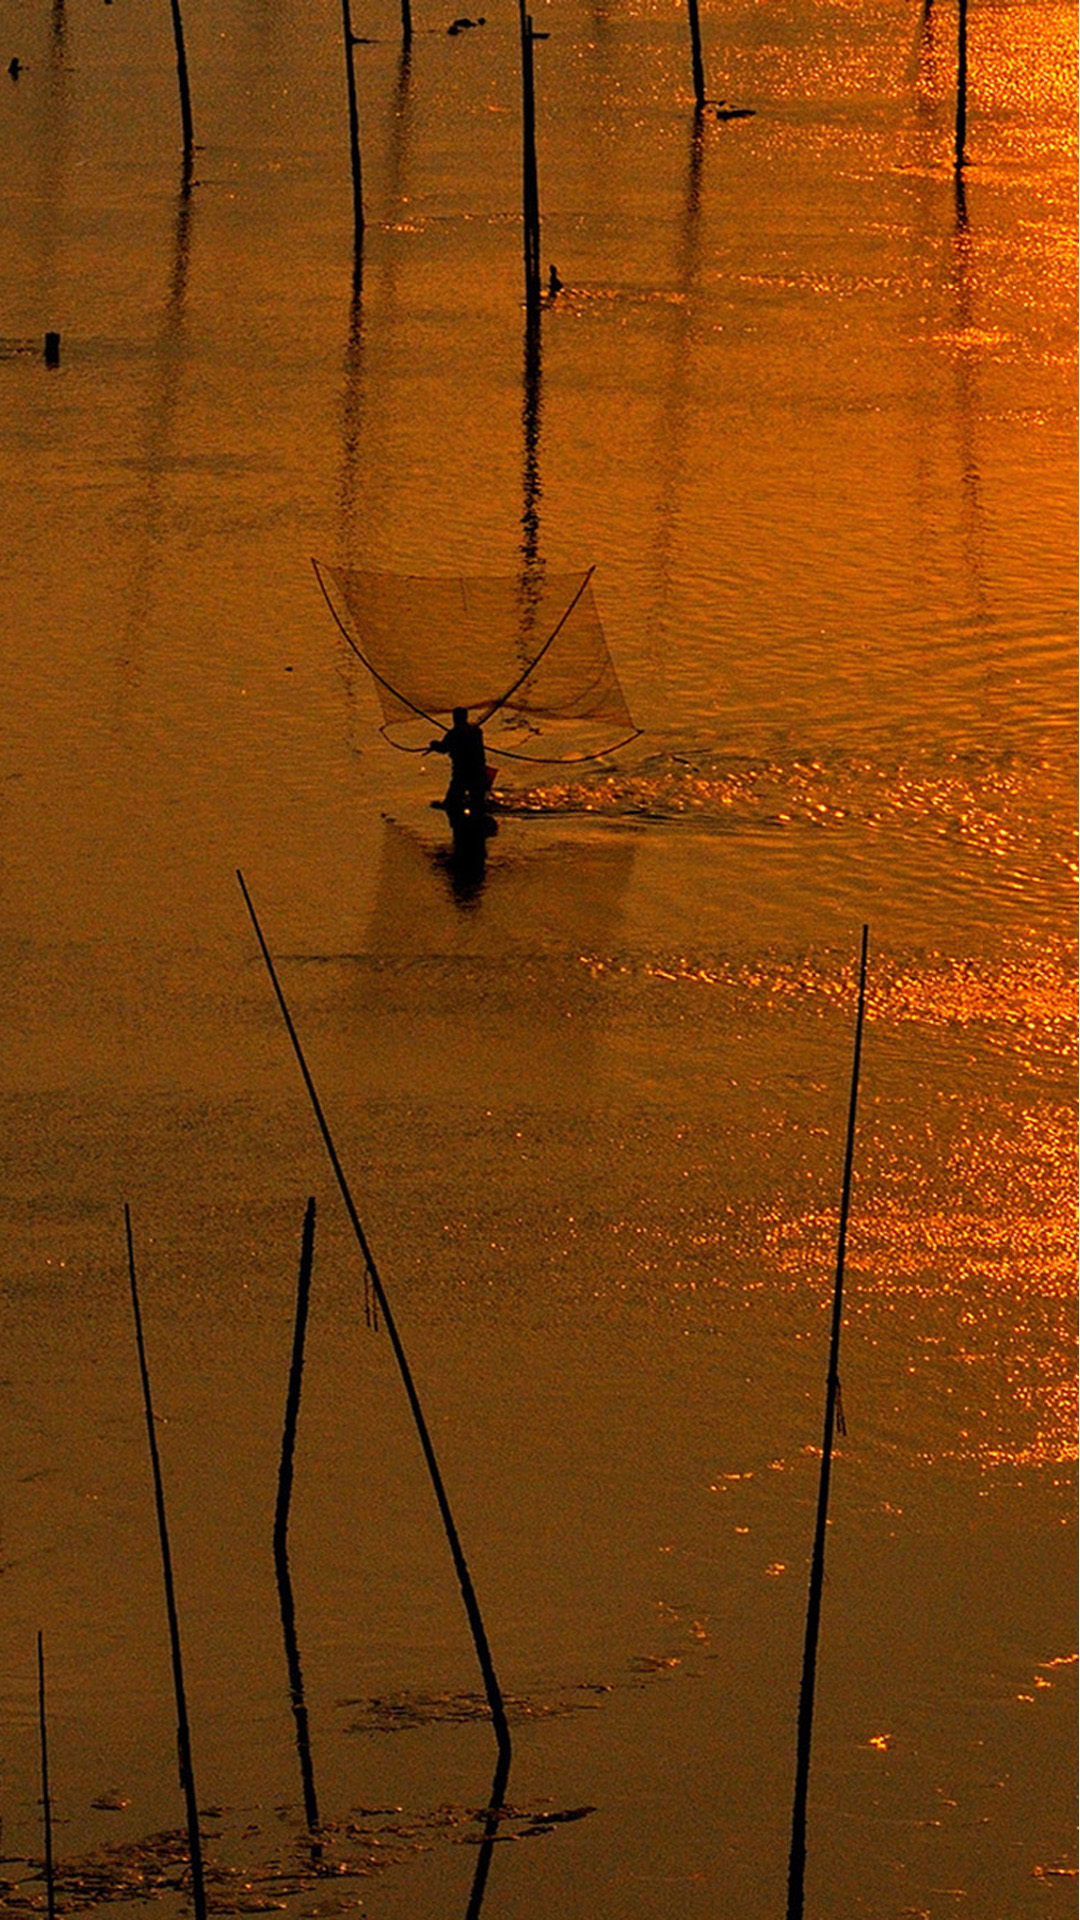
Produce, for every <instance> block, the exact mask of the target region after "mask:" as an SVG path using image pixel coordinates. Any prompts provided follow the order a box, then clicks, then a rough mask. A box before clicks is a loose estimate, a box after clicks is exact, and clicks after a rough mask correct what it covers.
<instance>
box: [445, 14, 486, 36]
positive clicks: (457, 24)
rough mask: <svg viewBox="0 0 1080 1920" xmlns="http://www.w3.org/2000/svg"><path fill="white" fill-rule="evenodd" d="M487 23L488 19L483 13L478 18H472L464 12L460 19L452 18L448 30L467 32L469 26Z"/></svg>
mask: <svg viewBox="0 0 1080 1920" xmlns="http://www.w3.org/2000/svg"><path fill="white" fill-rule="evenodd" d="M486 25H487V21H486V20H485V18H484V16H483V14H481V15H480V17H479V19H477V20H470V19H469V18H468V15H467V14H462V16H461V18H460V19H459V20H451V22H450V25H449V26H448V27H447V29H446V31H447V33H465V32H466V31H467V29H468V28H469V27H485V26H486Z"/></svg>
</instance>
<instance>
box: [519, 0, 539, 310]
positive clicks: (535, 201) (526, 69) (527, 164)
mask: <svg viewBox="0 0 1080 1920" xmlns="http://www.w3.org/2000/svg"><path fill="white" fill-rule="evenodd" d="M518 16H519V19H520V22H521V154H522V212H523V216H524V244H525V306H526V309H527V311H528V312H529V313H530V314H538V313H539V311H540V189H539V186H538V184H537V174H536V93H535V89H534V86H533V23H532V15H531V14H529V13H526V11H525V0H518Z"/></svg>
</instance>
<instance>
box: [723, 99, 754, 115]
mask: <svg viewBox="0 0 1080 1920" xmlns="http://www.w3.org/2000/svg"><path fill="white" fill-rule="evenodd" d="M756 112H757V108H756V107H729V106H728V103H727V101H726V100H718V101H717V103H716V117H717V119H718V120H752V119H753V118H754V115H755V113H756Z"/></svg>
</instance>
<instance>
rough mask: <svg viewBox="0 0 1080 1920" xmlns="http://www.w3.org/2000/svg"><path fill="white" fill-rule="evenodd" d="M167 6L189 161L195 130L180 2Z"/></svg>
mask: <svg viewBox="0 0 1080 1920" xmlns="http://www.w3.org/2000/svg"><path fill="white" fill-rule="evenodd" d="M169 4H170V6H171V8H172V24H173V39H174V40H175V42H176V78H177V80H178V81H179V84H180V125H181V127H182V128H183V134H184V157H185V159H187V160H189V161H190V159H191V156H192V154H193V152H194V150H195V130H194V126H193V124H192V119H191V88H190V87H189V86H188V70H187V53H186V50H185V48H184V22H183V20H182V19H181V17H180V0H169Z"/></svg>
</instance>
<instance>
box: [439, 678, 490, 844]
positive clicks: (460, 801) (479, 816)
mask: <svg viewBox="0 0 1080 1920" xmlns="http://www.w3.org/2000/svg"><path fill="white" fill-rule="evenodd" d="M428 750H429V752H431V753H445V754H448V755H449V757H450V785H449V786H448V787H447V789H446V798H445V799H444V800H433V801H432V805H433V806H435V807H443V808H445V810H446V813H447V814H448V816H449V819H450V824H451V826H452V827H453V828H454V829H455V831H456V830H457V829H458V828H460V827H461V826H462V824H463V823H464V822H466V821H468V822H470V823H472V824H475V825H477V826H480V825H481V824H482V822H483V819H484V814H485V810H486V807H487V793H488V769H487V761H486V759H485V757H484V735H483V730H482V729H481V728H480V727H478V726H477V725H476V724H475V722H474V721H471V720H470V719H469V710H468V708H467V707H455V708H454V724H453V726H452V727H451V728H450V730H449V732H447V733H444V734H443V737H442V739H441V740H432V741H431V742H430V745H429V749H428Z"/></svg>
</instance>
